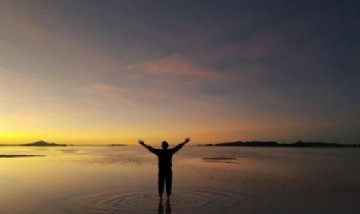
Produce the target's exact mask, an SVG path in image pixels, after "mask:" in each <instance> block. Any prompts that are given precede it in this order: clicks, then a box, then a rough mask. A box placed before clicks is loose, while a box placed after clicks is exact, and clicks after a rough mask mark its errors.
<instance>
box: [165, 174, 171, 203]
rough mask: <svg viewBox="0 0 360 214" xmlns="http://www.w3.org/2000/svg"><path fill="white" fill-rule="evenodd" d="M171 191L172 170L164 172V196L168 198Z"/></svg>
mask: <svg viewBox="0 0 360 214" xmlns="http://www.w3.org/2000/svg"><path fill="white" fill-rule="evenodd" d="M171 189H172V170H171V169H170V170H169V171H167V172H166V195H167V196H168V197H170V195H171Z"/></svg>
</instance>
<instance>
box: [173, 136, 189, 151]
mask: <svg viewBox="0 0 360 214" xmlns="http://www.w3.org/2000/svg"><path fill="white" fill-rule="evenodd" d="M189 142H190V138H189V137H187V138H185V140H184V142H182V143H180V144H179V145H177V146H175V147H174V148H173V151H174V152H177V151H179V150H180V149H181V148H182V147H183V146H185V144H187V143H189Z"/></svg>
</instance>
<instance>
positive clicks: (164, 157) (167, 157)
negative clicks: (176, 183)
mask: <svg viewBox="0 0 360 214" xmlns="http://www.w3.org/2000/svg"><path fill="white" fill-rule="evenodd" d="M189 141H190V138H186V139H185V141H184V142H182V143H180V144H179V145H177V146H175V147H174V148H172V149H168V147H169V144H168V142H166V141H163V142H162V143H161V147H162V149H154V148H153V147H151V146H149V145H146V144H145V143H144V141H143V140H139V144H140V145H142V146H144V147H145V148H147V149H148V150H149V151H150V152H152V153H154V154H155V155H157V156H158V167H159V180H158V190H159V196H160V198H162V196H163V193H164V184H165V183H166V195H167V197H168V198H169V197H170V195H171V185H172V170H171V166H172V156H173V154H175V152H177V151H179V150H180V149H181V148H182V147H183V146H184V145H185V144H187V143H188V142H189Z"/></svg>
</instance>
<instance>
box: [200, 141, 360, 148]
mask: <svg viewBox="0 0 360 214" xmlns="http://www.w3.org/2000/svg"><path fill="white" fill-rule="evenodd" d="M201 146H253V147H295V148H303V147H360V144H340V143H327V142H302V141H298V142H295V143H290V144H287V143H278V142H275V141H236V142H224V143H215V144H204V145H201Z"/></svg>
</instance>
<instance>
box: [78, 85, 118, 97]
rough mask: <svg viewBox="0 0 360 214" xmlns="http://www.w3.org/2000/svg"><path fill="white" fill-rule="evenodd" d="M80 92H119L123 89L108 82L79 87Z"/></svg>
mask: <svg viewBox="0 0 360 214" xmlns="http://www.w3.org/2000/svg"><path fill="white" fill-rule="evenodd" d="M80 91H81V92H85V93H90V94H107V95H109V94H113V95H115V94H121V93H123V92H124V91H125V89H123V88H120V87H117V86H113V85H109V84H93V85H88V86H85V87H83V88H81V89H80Z"/></svg>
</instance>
